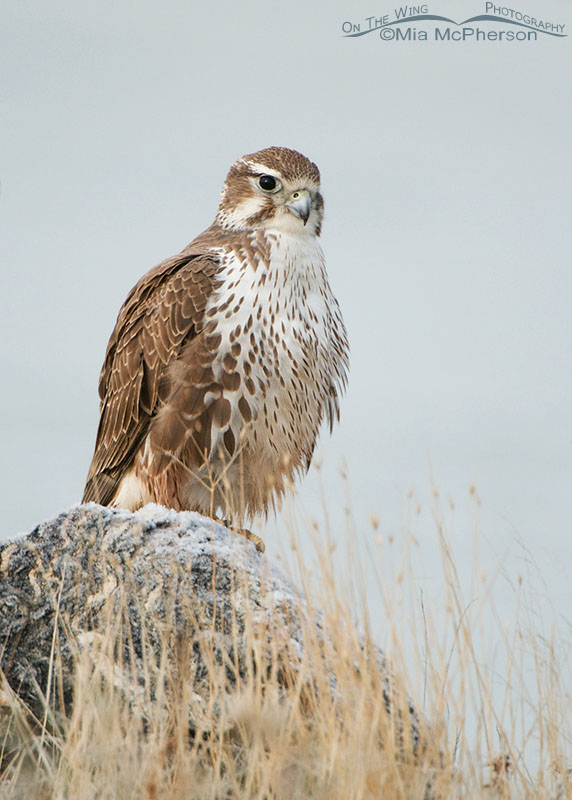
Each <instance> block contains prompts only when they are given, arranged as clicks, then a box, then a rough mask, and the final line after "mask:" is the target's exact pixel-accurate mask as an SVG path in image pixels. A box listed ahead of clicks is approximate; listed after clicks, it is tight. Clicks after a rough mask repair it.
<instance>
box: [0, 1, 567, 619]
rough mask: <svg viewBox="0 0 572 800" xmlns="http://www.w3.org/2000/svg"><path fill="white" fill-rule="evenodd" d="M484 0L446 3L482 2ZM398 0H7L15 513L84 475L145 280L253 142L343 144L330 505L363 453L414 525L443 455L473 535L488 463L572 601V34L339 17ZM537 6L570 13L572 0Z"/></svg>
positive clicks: (3, 237)
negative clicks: (113, 364) (338, 373)
mask: <svg viewBox="0 0 572 800" xmlns="http://www.w3.org/2000/svg"><path fill="white" fill-rule="evenodd" d="M484 5H485V4H484V3H482V2H480V0H475V2H468V1H465V0H463V2H447V0H442V1H441V2H438V3H437V2H435V3H430V4H429V12H430V13H433V14H439V15H443V16H449V17H451V18H453V19H455V20H456V21H461V20H462V19H466V18H468V17H470V16H474V15H477V14H482V13H484V10H485V8H484ZM395 7H396V6H395V5H393V4H391V5H390V4H386V5H385V6H380V5H379V3H378V2H375V3H371V2H369V0H368V2H361V0H360V1H359V2H355V0H343V1H342V0H335V2H321V3H308V2H307V0H289V2H286V3H279V4H278V3H264V4H263V3H259V4H256V3H251V2H232V3H231V2H219V3H216V4H210V5H209V4H206V3H205V4H201V5H198V4H197V5H194V6H193V5H191V4H190V3H187V2H182V0H181V1H179V2H177V0H166V2H162V3H160V4H159V3H156V2H153V3H151V2H139V3H134V2H116V0H114V2H111V1H110V0H97V2H81V3H78V2H77V0H74V2H72V0H51V2H49V3H48V2H41V1H40V0H29V1H28V2H18V3H10V4H4V7H3V10H2V12H1V22H2V24H1V26H0V76H1V77H0V112H1V116H2V120H1V127H0V137H1V167H0V170H1V172H0V180H1V195H0V248H1V259H2V268H3V281H2V286H3V291H2V297H1V302H2V312H1V313H2V323H3V336H2V342H1V347H2V375H3V378H4V380H3V390H2V393H1V398H0V402H1V403H2V414H1V417H0V420H1V423H0V424H1V425H2V488H3V494H4V497H3V501H4V502H3V506H4V521H3V530H2V535H3V536H10V535H13V534H14V533H16V532H17V531H24V530H30V529H31V528H32V527H33V526H34V525H35V524H37V523H38V522H40V521H42V520H43V519H45V518H47V517H49V516H52V515H54V514H56V513H58V512H59V511H61V510H64V509H66V508H67V507H68V506H70V505H71V504H72V503H74V502H77V501H78V500H79V499H80V497H81V494H82V489H83V483H84V480H85V475H86V472H87V469H88V466H89V462H90V460H91V455H92V452H93V445H94V440H95V432H96V426H97V418H98V397H97V380H98V374H99V370H100V367H101V363H102V360H103V355H104V352H105V347H106V343H107V339H108V337H109V335H110V333H111V330H112V328H113V325H114V322H115V318H116V315H117V312H118V310H119V307H120V305H121V303H122V302H123V300H124V299H125V296H126V294H127V292H128V290H129V289H130V288H131V286H132V285H133V284H134V283H135V282H136V281H137V280H138V278H139V277H140V276H141V275H142V274H143V273H144V272H146V271H147V270H148V269H149V268H150V267H151V266H153V265H154V264H156V263H157V262H159V261H161V260H162V259H163V258H165V257H167V256H169V255H171V254H173V253H176V252H178V251H179V250H180V249H182V248H183V247H184V246H185V244H186V243H187V242H189V241H190V240H191V239H192V238H194V236H196V235H197V234H198V233H199V232H200V231H201V230H203V229H204V228H205V227H207V226H208V225H209V224H210V223H211V221H212V219H213V217H214V215H215V212H216V207H217V203H218V195H219V191H220V187H221V185H222V182H223V180H224V177H225V175H226V172H227V170H228V168H229V166H230V164H231V163H232V162H233V161H234V160H235V159H236V158H237V157H239V156H241V155H243V154H244V153H250V152H253V151H255V150H257V149H259V148H262V147H266V146H270V145H285V146H288V147H293V148H296V149H299V150H300V151H302V152H303V153H304V154H306V155H308V156H309V157H310V158H311V159H313V160H314V161H316V163H317V164H318V166H319V167H320V169H321V172H322V178H323V194H324V197H325V203H326V219H325V225H324V233H323V247H324V250H325V252H326V258H327V264H328V270H329V274H330V279H331V283H332V286H333V288H334V291H335V293H336V294H337V296H338V298H339V300H340V304H341V306H342V309H343V312H344V315H345V319H346V322H347V327H348V330H349V336H350V341H351V352H352V356H351V376H350V384H349V390H348V393H347V396H346V398H345V400H344V402H343V405H342V422H341V425H340V426H339V427H338V428H337V430H336V432H335V435H334V437H333V438H332V439H331V440H329V439H328V437H327V434H326V433H325V432H324V435H323V437H322V440H321V446H320V452H321V456H322V460H323V470H322V471H323V474H324V483H325V487H326V496H327V498H328V504H329V505H330V507H331V514H332V520H333V526H334V530H335V529H336V526H338V525H339V526H342V525H343V498H342V497H341V496H342V488H341V484H340V480H339V478H338V472H339V468H340V464H341V463H342V458H344V459H345V462H346V463H347V465H348V471H349V483H350V490H351V502H352V506H353V509H354V512H355V516H356V519H357V522H358V525H363V526H366V525H367V519H368V517H369V514H370V512H375V513H377V514H378V515H379V517H380V520H381V529H382V530H384V531H387V532H394V533H396V535H398V534H399V532H400V531H402V530H403V526H404V519H405V516H406V508H407V499H406V498H407V494H408V492H409V491H410V490H411V489H413V490H414V492H415V496H416V497H417V498H419V500H420V501H421V503H422V504H425V505H428V504H430V503H429V498H430V486H431V480H433V481H434V482H435V484H436V485H437V486H438V488H439V490H440V492H441V494H442V496H443V497H444V498H449V497H450V498H452V499H453V500H454V501H455V503H456V505H457V508H458V509H459V512H458V513H459V518H458V526H457V529H456V531H455V536H457V537H458V539H459V541H460V549H459V551H460V553H461V557H462V554H463V552H464V550H465V549H466V550H467V552H469V549H470V548H469V545H468V544H467V545H466V547H465V544H464V542H465V541H468V537H469V531H470V525H469V520H470V516H471V511H470V499H469V487H470V486H471V485H472V484H474V485H476V487H477V490H478V493H479V496H480V497H481V500H482V511H481V514H482V517H481V530H482V536H483V540H484V542H485V543H486V545H487V547H489V548H490V553H491V558H493V559H494V558H495V557H496V558H502V557H503V554H504V553H505V552H513V551H514V549H515V548H517V545H516V543H517V542H519V541H520V542H522V543H523V545H524V546H525V547H526V548H527V549H528V550H530V552H531V553H532V554H533V556H534V559H535V560H536V562H537V563H538V564H540V566H541V567H542V569H543V570H544V572H545V575H548V576H549V582H550V584H551V590H552V591H553V592H554V596H555V598H556V602H557V604H559V607H560V610H561V611H564V610H565V609H566V608H567V606H568V605H569V603H567V600H566V598H567V599H568V601H569V588H570V585H569V582H568V570H569V566H570V563H571V561H572V530H571V525H572V523H571V520H572V491H571V486H572V481H571V479H572V403H571V399H572V371H571V336H570V328H571V325H570V316H571V309H572V272H571V265H570V255H569V254H570V245H571V232H570V230H571V228H570V220H571V198H572V192H571V188H570V187H571V186H572V175H571V171H572V170H571V159H570V142H571V141H572V116H571V109H572V97H571V83H572V68H571V67H572V60H571V55H572V52H571V46H572V38H556V37H552V36H548V35H546V34H539V35H538V37H537V41H526V42H519V41H513V42H505V41H486V42H480V41H477V42H475V41H466V42H452V41H449V42H447V41H442V42H436V41H434V40H432V38H431V37H432V36H433V34H432V33H431V36H430V38H429V40H428V41H427V42H423V41H396V40H387V41H384V40H382V39H381V38H380V36H379V35H378V33H373V34H368V35H365V36H363V37H358V38H353V39H352V38H344V37H343V35H342V24H343V23H344V22H348V21H349V22H352V23H353V24H356V23H357V24H361V25H362V26H363V25H364V24H367V23H365V22H364V21H365V19H366V18H367V17H371V16H372V15H375V16H381V15H382V14H385V13H387V14H389V15H390V16H391V17H393V15H394V8H395ZM517 8H520V7H519V6H517ZM522 11H527V12H528V13H530V14H533V15H534V16H535V17H538V18H539V19H544V20H547V21H551V22H556V23H563V24H565V25H566V28H565V31H568V30H569V29H570V32H571V33H572V12H571V7H570V4H569V3H567V2H564V1H563V0H560V1H557V0H549V1H548V2H546V0H542V2H540V0H527V4H526V8H524V7H523V8H522ZM443 25H444V27H446V25H445V24H443ZM410 27H411V28H412V29H414V30H416V31H420V30H428V31H430V32H432V31H433V29H434V27H435V23H431V24H429V23H421V22H417V23H412V24H411V26H410ZM481 27H482V28H483V30H501V27H499V25H493V24H492V23H481ZM510 28H511V26H509V25H506V26H504V28H502V29H503V30H508V29H510ZM512 28H513V29H516V28H515V26H512ZM401 29H403V30H404V29H405V28H403V26H402V27H401ZM518 30H521V29H518ZM317 486H318V482H317V479H316V476H313V477H312V476H310V477H309V478H308V479H307V481H305V482H304V483H303V484H302V486H301V489H300V493H299V495H298V499H297V501H296V502H297V503H299V505H300V507H304V508H309V509H310V510H316V509H318V508H319V505H320V500H319V498H318V490H317ZM427 524H428V525H430V524H431V523H430V519H429V520H428V523H427ZM280 525H281V522H280V520H279V521H278V523H277V524H276V525H275V524H274V523H272V524H271V525H269V526H268V528H267V533H266V535H265V538H266V541H267V547H268V549H269V551H270V552H271V553H272V552H275V551H276V550H277V549H278V544H279V541H278V540H279V537H280ZM464 537H466V538H464ZM429 541H430V542H431V544H428V545H427V547H428V551H429V552H428V560H427V562H426V563H427V564H430V563H431V551H432V548H433V547H434V540H433V539H432V538H431V539H429V534H428V538H427V542H429ZM421 546H423V542H422V543H421ZM517 549H518V548H517Z"/></svg>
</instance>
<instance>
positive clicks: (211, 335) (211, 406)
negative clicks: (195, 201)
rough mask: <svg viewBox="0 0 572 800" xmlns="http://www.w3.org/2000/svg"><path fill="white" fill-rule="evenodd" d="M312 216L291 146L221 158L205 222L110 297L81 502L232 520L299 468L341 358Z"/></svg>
mask: <svg viewBox="0 0 572 800" xmlns="http://www.w3.org/2000/svg"><path fill="white" fill-rule="evenodd" d="M322 217H323V200H322V196H321V194H320V173H319V171H318V168H317V167H316V165H315V164H313V163H312V162H311V161H309V160H308V159H307V158H305V157H304V156H303V155H301V154H300V153H298V152H296V151H294V150H289V149H287V148H284V147H270V148H268V149H266V150H261V151H260V152H258V153H253V154H252V155H247V156H244V157H243V158H241V159H239V160H238V161H237V162H236V163H235V164H233V166H232V167H231V169H230V171H229V173H228V175H227V178H226V181H225V183H224V186H223V189H222V195H221V201H220V205H219V209H218V214H217V216H216V219H215V221H214V223H213V224H212V225H211V227H210V228H208V229H207V230H206V231H204V232H203V233H202V234H200V236H198V237H197V238H196V239H194V241H192V242H191V244H189V245H188V246H187V247H186V248H185V249H184V250H183V251H182V252H181V253H180V254H179V255H177V256H174V257H172V258H169V259H167V260H166V261H163V262H162V263H161V264H159V265H158V266H157V267H155V268H154V269H152V270H150V271H149V272H148V273H147V274H146V275H145V276H144V277H143V278H141V280H140V281H139V283H137V285H136V286H135V287H134V288H133V289H132V290H131V292H130V293H129V296H128V297H127V300H126V301H125V303H124V305H123V307H122V308H121V311H120V312H119V316H118V318H117V323H116V325H115V329H114V331H113V333H112V335H111V339H110V340H109V344H108V346H107V353H106V356H105V362H104V364H103V368H102V371H101V376H100V381H99V394H100V398H101V408H100V411H101V416H100V422H99V428H98V432H97V441H96V445H95V453H94V456H93V461H92V464H91V468H90V470H89V474H88V478H87V483H86V487H85V492H84V497H83V500H84V502H88V501H95V502H97V503H101V504H103V505H112V506H117V507H121V508H128V509H131V510H134V509H136V508H139V507H140V506H142V505H144V504H146V503H148V502H155V503H159V504H161V505H164V506H167V507H170V508H175V509H177V510H183V509H190V510H196V511H199V512H201V513H203V514H209V515H211V516H213V515H214V514H215V513H216V512H217V511H222V513H223V514H224V515H225V516H226V517H227V518H231V519H233V520H236V521H237V522H238V523H239V524H242V522H243V521H244V519H245V518H247V517H252V516H253V515H254V514H257V513H259V512H263V513H265V512H267V511H268V509H269V508H271V507H273V506H274V505H275V503H276V501H277V500H279V499H280V498H281V497H282V495H283V493H284V491H285V490H286V489H287V488H289V487H290V486H291V485H292V484H293V480H294V477H295V475H296V473H298V472H302V471H305V470H307V469H308V467H309V465H310V461H311V458H312V453H313V451H314V447H315V444H316V439H317V436H318V432H319V428H320V425H321V423H322V421H323V420H324V419H326V420H327V421H328V422H329V424H330V429H331V427H332V424H333V422H334V420H335V419H337V418H339V396H340V393H341V391H342V390H343V388H344V387H345V383H346V377H347V369H348V343H347V337H346V330H345V327H344V323H343V320H342V316H341V313H340V309H339V306H338V303H337V301H336V299H335V297H334V296H333V294H332V292H331V289H330V286H329V283H328V279H327V275H326V269H325V264H324V256H323V253H322V250H321V248H320V245H319V242H318V237H319V235H320V230H321V225H322Z"/></svg>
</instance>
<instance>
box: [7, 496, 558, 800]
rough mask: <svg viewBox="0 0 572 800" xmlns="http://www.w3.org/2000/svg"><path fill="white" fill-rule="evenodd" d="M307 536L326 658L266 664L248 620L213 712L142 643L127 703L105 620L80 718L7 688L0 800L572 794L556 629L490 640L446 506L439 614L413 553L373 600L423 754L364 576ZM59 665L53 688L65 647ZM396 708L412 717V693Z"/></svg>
mask: <svg viewBox="0 0 572 800" xmlns="http://www.w3.org/2000/svg"><path fill="white" fill-rule="evenodd" d="M372 526H373V529H374V531H373V533H372V535H373V536H374V537H377V540H378V546H379V548H381V550H383V548H384V547H385V546H386V542H385V541H384V538H383V536H382V534H381V533H380V531H379V530H376V529H377V522H376V521H375V520H373V521H372ZM314 533H315V536H314V540H315V547H316V554H317V557H316V559H315V562H314V564H313V567H310V568H308V567H307V566H306V564H305V563H304V562H305V559H303V558H302V557H301V556H300V549H299V547H298V546H297V544H296V542H295V541H294V540H293V542H292V545H293V546H292V550H291V556H292V558H291V562H292V563H291V564H290V568H291V569H292V571H293V572H294V573H295V576H294V579H295V581H296V583H297V584H298V585H299V586H303V587H304V589H305V591H306V594H307V596H308V597H309V598H311V600H310V602H311V604H312V605H314V606H319V607H320V608H321V610H322V611H323V615H324V616H323V619H324V624H325V629H326V632H327V636H326V642H327V646H326V647H325V646H324V639H323V638H321V637H319V636H318V635H317V634H316V632H315V631H313V630H312V629H311V627H309V628H308V630H307V631H306V635H305V641H306V647H307V654H306V656H305V658H304V660H303V664H302V666H300V665H298V666H297V668H296V669H292V670H291V671H290V672H288V674H286V675H285V672H284V671H285V669H286V670H287V667H285V665H284V664H283V663H282V664H280V665H275V667H274V668H271V669H268V668H266V667H265V666H264V665H263V663H262V661H263V659H264V656H263V654H261V652H260V647H259V638H258V637H257V633H256V630H255V629H254V626H253V628H252V631H251V635H252V641H251V642H250V645H251V649H252V653H253V654H254V659H253V665H252V668H251V669H249V670H248V673H247V675H246V676H245V677H244V678H243V679H242V680H240V681H236V682H235V681H229V679H228V669H227V667H226V666H225V665H224V664H221V663H220V660H219V659H215V658H211V659H210V661H209V662H208V663H209V675H208V682H209V697H208V701H207V702H204V701H202V700H201V699H200V698H199V697H198V696H197V694H196V692H195V690H194V688H195V687H193V685H192V682H191V681H190V678H189V674H188V669H187V668H186V666H185V664H186V659H185V653H184V652H182V651H181V649H180V648H177V647H173V644H172V640H171V639H169V637H168V636H166V637H165V642H164V647H163V648H162V650H161V652H160V653H159V654H158V655H157V653H156V652H155V651H153V650H152V648H149V656H148V660H147V663H145V665H144V674H145V678H144V680H143V681H142V683H140V684H139V688H138V690H137V692H136V693H135V695H134V693H133V692H128V691H125V686H124V684H123V683H122V679H121V670H124V671H125V670H127V671H129V669H130V665H129V664H120V665H119V667H118V665H117V658H116V656H115V654H116V652H117V641H118V637H119V636H120V633H121V631H120V627H121V625H122V624H123V621H122V620H121V619H117V618H115V619H114V618H111V617H110V618H108V619H107V620H106V621H105V623H104V624H102V625H101V626H100V629H99V630H98V631H95V632H94V633H93V634H92V635H91V639H90V646H89V647H84V648H83V649H82V650H81V651H79V652H78V657H77V664H76V670H75V699H74V703H73V709H72V710H71V712H69V713H65V709H63V708H62V707H61V704H59V703H58V702H57V701H56V700H53V701H52V700H51V699H48V698H47V699H46V704H45V709H44V714H43V716H42V715H40V716H42V718H41V719H37V718H34V716H33V715H32V714H31V712H30V710H29V709H27V708H24V707H23V706H22V705H21V703H20V701H19V700H18V699H17V698H16V697H15V696H14V694H13V693H12V692H11V691H10V689H9V688H8V687H7V686H6V685H4V687H3V689H2V693H1V694H0V712H1V728H0V734H1V737H2V738H1V739H0V750H1V751H2V756H3V767H2V770H3V771H2V776H1V781H0V797H1V798H2V800H8V799H10V800H16V798H18V800H20V799H21V800H24V798H25V800H40V798H42V799H43V798H46V799H47V798H50V799H52V798H53V800H64V798H66V799H67V798H70V799H71V798H79V799H80V800H84V799H85V800H91V799H92V798H94V799H95V798H102V799H104V798H121V799H122V800H124V799H125V800H127V799H128V798H145V799H146V800H154V799H155V798H157V799H158V798H161V800H179V799H180V800H183V798H184V800H194V799H195V798H196V800H199V798H200V800H207V799H209V800H210V799H212V800H214V799H215V798H216V799H217V800H219V799H220V800H222V798H236V799H237V800H239V799H241V798H245V799H246V798H249V800H250V799H251V798H261V799H262V798H267V799H268V800H271V799H272V800H286V798H316V800H319V799H320V800H321V799H322V798H324V800H326V798H327V800H338V798H339V800H351V799H353V798H355V799H356V800H357V799H358V798H372V799H374V798H423V797H424V796H427V797H429V796H431V797H443V798H457V797H458V798H461V797H463V798H464V797H470V798H481V797H482V798H509V797H510V798H513V797H514V798H565V797H572V783H571V781H570V774H569V772H570V767H571V766H572V765H571V763H570V760H571V751H570V719H569V717H570V698H569V697H567V696H566V695H565V693H564V691H563V690H562V689H561V687H560V683H559V674H560V671H561V670H566V669H568V667H569V665H568V663H567V661H566V660H565V661H564V662H563V663H559V662H558V658H560V657H561V650H560V649H559V648H558V647H556V645H555V635H554V634H553V637H552V639H550V638H549V639H548V640H545V639H542V638H541V637H540V636H538V635H535V634H534V633H533V632H531V630H530V629H528V628H527V627H525V626H523V624H522V622H521V620H520V619H518V618H517V619H515V624H514V626H513V627H512V629H511V631H510V632H509V633H507V631H506V630H505V629H504V628H503V627H502V626H500V628H499V627H497V628H496V629H495V630H494V631H492V630H491V628H490V625H489V623H490V620H491V619H493V620H494V618H495V611H494V608H492V607H490V605H487V603H490V599H491V597H492V593H491V592H490V589H489V588H488V587H487V586H485V585H484V584H483V583H482V582H481V584H480V586H481V591H480V596H479V608H478V609H476V608H475V603H474V602H473V601H472V600H467V599H466V598H464V597H463V592H462V589H461V582H460V580H459V578H458V576H457V571H456V567H455V563H454V559H453V557H452V555H451V549H450V546H449V543H448V540H447V536H446V531H445V524H444V522H443V520H442V519H441V516H440V514H439V512H437V513H436V539H435V544H436V547H438V548H439V549H440V553H441V562H442V568H443V595H442V596H441V597H440V598H439V600H438V602H436V603H430V602H428V601H426V600H424V599H423V598H421V597H420V596H419V594H418V593H417V592H416V591H415V589H414V584H415V581H414V580H413V577H412V575H411V572H412V567H411V563H412V559H411V552H410V551H409V550H408V549H407V548H405V549H404V551H403V552H402V553H400V554H399V557H398V559H397V560H396V567H395V569H394V571H393V575H392V578H391V579H388V578H387V576H386V575H384V577H383V579H382V580H381V585H380V587H379V591H378V594H377V601H374V602H376V603H377V606H376V609H377V613H376V615H374V616H379V608H382V609H383V617H384V620H385V623H384V630H385V635H384V639H385V641H384V649H385V651H386V653H387V654H388V655H389V657H390V659H391V663H392V668H393V670H394V672H395V673H396V674H397V675H398V676H399V680H400V682H401V684H402V685H403V686H406V687H407V689H408V691H409V692H411V693H412V696H413V700H414V703H415V705H416V707H417V709H418V711H419V712H420V714H422V716H423V718H424V722H423V723H421V744H420V745H419V746H418V747H417V748H415V747H414V745H413V742H412V741H411V737H410V736H409V728H408V727H407V726H404V727H402V726H400V723H399V717H400V715H399V714H397V713H394V714H392V715H391V716H390V715H388V714H387V712H386V704H385V700H384V696H383V688H384V684H383V680H382V678H381V677H380V675H379V672H378V670H377V668H376V666H375V660H374V659H373V658H372V657H371V653H372V648H373V645H372V641H371V639H372V637H371V636H370V634H369V630H370V626H371V620H370V612H369V611H368V608H367V607H368V605H369V606H371V604H372V601H371V598H370V600H369V602H368V601H367V600H366V593H365V591H364V590H363V587H364V586H365V584H366V583H368V584H369V585H370V586H371V582H372V581H371V578H370V577H368V575H367V570H366V569H365V567H364V565H363V563H361V565H360V564H357V565H356V564H355V563H353V564H352V567H351V570H350V571H351V572H353V575H351V576H350V579H349V580H348V579H347V576H346V580H345V581H344V580H343V579H340V577H339V574H340V570H339V569H337V568H336V557H337V554H336V552H335V550H336V548H335V546H334V544H333V542H332V541H331V539H330V538H329V536H328V534H327V533H325V534H323V535H322V534H321V533H320V531H319V530H315V531H314ZM410 542H411V539H409V543H410ZM352 552H355V548H354V549H353V550H352ZM343 560H344V561H346V560H349V558H348V559H345V558H344V559H343ZM372 560H373V559H372ZM475 570H477V571H478V565H475ZM378 577H379V575H378ZM341 582H343V588H341V585H340V583H341ZM404 598H405V601H404ZM360 608H361V612H359V613H358V611H357V609H360ZM481 637H484V639H485V643H486V642H490V641H491V637H496V638H497V640H498V642H499V643H500V646H501V647H504V653H505V657H504V659H501V661H502V665H503V670H504V672H503V675H502V676H501V679H500V680H499V675H498V671H496V670H497V667H496V666H495V664H487V663H486V662H483V655H482V654H483V652H484V651H483V642H482V640H481ZM190 644H192V643H187V646H190ZM201 646H205V643H204V642H202V643H201ZM206 648H207V649H206V651H205V652H206V653H207V654H208V642H207V645H206ZM485 649H486V648H485ZM325 650H326V651H327V652H324V651H325ZM557 653H558V654H557ZM257 654H258V655H257ZM207 660H208V659H207ZM53 662H54V663H53V672H54V675H56V676H57V673H58V669H59V667H58V652H57V647H55V649H54V654H53ZM531 664H532V665H534V673H533V674H531V673H530V671H529V666H530V665H531ZM118 669H119V673H118ZM332 673H333V674H335V690H333V689H332ZM118 675H119V677H118ZM499 685H500V687H501V688H500V691H499ZM393 705H394V708H397V707H401V717H402V718H405V717H406V715H407V711H406V705H407V698H406V697H405V696H403V695H401V696H396V697H394V698H393ZM189 716H191V717H192V720H193V722H192V725H191V727H189Z"/></svg>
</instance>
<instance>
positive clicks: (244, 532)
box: [223, 519, 265, 553]
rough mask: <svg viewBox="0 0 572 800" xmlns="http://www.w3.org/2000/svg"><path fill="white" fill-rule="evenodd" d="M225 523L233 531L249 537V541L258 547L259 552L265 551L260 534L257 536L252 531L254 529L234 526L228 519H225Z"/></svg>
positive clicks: (246, 537)
mask: <svg viewBox="0 0 572 800" xmlns="http://www.w3.org/2000/svg"><path fill="white" fill-rule="evenodd" d="M223 524H224V525H226V527H227V528H228V529H229V531H232V532H233V533H238V534H240V535H241V536H244V538H245V539H248V541H249V542H252V544H253V545H254V546H255V547H256V549H257V550H258V552H259V553H263V552H264V550H265V546H264V542H263V541H262V539H261V538H260V536H257V535H256V534H255V533H252V531H249V530H247V529H246V528H233V527H232V525H231V524H230V522H229V521H228V520H226V519H225V520H223Z"/></svg>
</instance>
